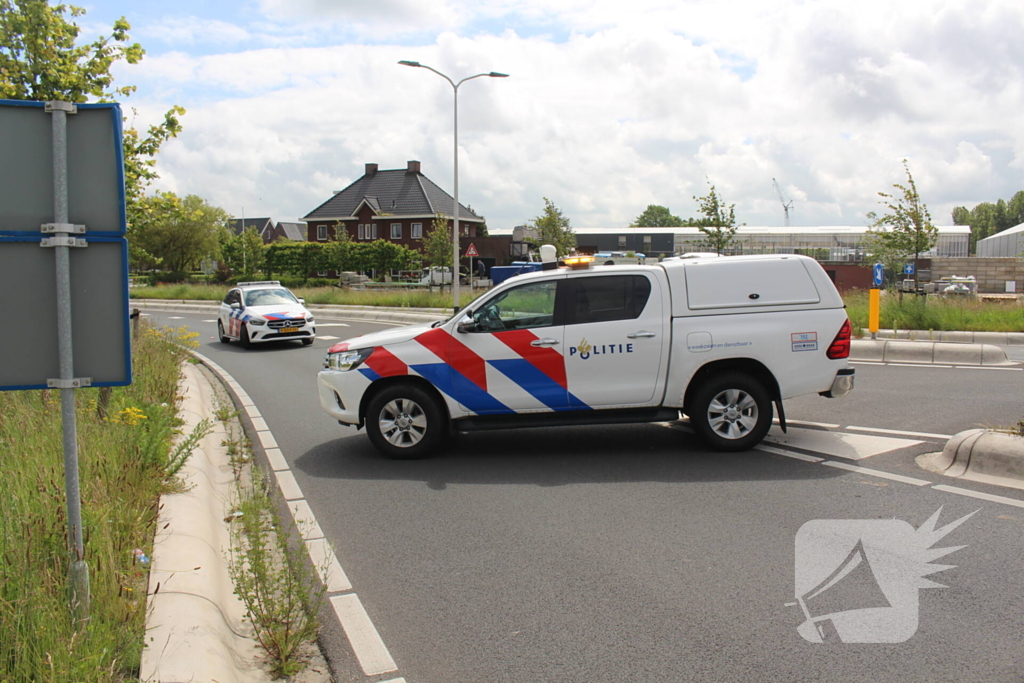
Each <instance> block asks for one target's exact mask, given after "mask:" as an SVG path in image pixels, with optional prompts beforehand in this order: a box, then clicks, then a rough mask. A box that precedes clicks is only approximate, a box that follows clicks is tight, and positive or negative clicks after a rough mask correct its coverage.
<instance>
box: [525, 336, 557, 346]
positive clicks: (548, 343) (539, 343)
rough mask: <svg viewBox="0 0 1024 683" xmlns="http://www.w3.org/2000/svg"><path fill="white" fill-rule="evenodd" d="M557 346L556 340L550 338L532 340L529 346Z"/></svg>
mask: <svg viewBox="0 0 1024 683" xmlns="http://www.w3.org/2000/svg"><path fill="white" fill-rule="evenodd" d="M557 344H558V340H557V339H552V338H551V337H545V338H543V339H534V340H533V341H532V342H530V346H556V345H557Z"/></svg>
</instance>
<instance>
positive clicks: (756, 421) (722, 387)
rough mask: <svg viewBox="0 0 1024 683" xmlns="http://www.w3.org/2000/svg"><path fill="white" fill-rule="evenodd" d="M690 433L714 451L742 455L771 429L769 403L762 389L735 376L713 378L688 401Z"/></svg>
mask: <svg viewBox="0 0 1024 683" xmlns="http://www.w3.org/2000/svg"><path fill="white" fill-rule="evenodd" d="M687 412H688V414H689V416H690V422H691V424H693V428H694V430H696V432H697V434H699V435H700V436H701V437H702V438H703V439H704V440H705V441H707V442H708V445H710V446H711V447H712V448H714V449H715V450H716V451H745V450H749V449H751V448H753V447H754V446H756V445H757V444H759V443H760V442H761V440H762V439H763V438H764V436H765V434H767V433H768V429H769V428H770V427H771V426H772V401H771V397H770V396H769V395H768V391H767V390H766V389H765V388H764V386H763V385H762V384H761V383H760V382H759V381H757V380H756V379H754V378H753V377H751V376H750V375H746V374H743V373H739V372H729V373H723V374H720V375H715V376H713V377H710V378H708V380H707V381H706V382H705V383H704V384H703V386H701V387H700V388H699V389H698V390H697V391H696V393H695V394H694V395H693V396H692V398H691V400H690V407H689V410H688V411H687Z"/></svg>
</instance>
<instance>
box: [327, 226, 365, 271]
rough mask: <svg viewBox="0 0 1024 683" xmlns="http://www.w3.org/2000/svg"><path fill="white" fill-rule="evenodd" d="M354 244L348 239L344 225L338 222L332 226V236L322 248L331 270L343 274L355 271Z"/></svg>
mask: <svg viewBox="0 0 1024 683" xmlns="http://www.w3.org/2000/svg"><path fill="white" fill-rule="evenodd" d="M355 247H356V243H355V242H353V241H352V238H351V237H349V234H348V230H346V229H345V224H344V223H341V222H340V221H339V222H338V223H336V224H335V226H334V236H333V237H332V238H331V240H330V241H329V242H328V243H327V245H326V246H325V247H324V251H325V257H326V259H327V262H328V263H329V264H330V266H331V268H332V269H334V270H336V271H338V272H339V273H344V272H346V271H355V270H356V265H357V264H356V258H355V256H356V253H355V252H356V250H355Z"/></svg>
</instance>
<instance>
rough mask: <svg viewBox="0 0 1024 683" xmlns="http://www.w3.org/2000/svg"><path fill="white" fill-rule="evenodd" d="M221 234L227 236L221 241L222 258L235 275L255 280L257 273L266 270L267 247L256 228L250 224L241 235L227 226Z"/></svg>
mask: <svg viewBox="0 0 1024 683" xmlns="http://www.w3.org/2000/svg"><path fill="white" fill-rule="evenodd" d="M221 234H222V235H224V236H226V239H223V240H222V242H221V247H220V253H221V260H222V261H223V262H224V263H225V265H227V266H228V267H229V268H231V270H232V272H233V273H234V275H235V277H237V278H239V279H241V280H254V279H256V273H263V272H265V269H266V251H267V247H266V245H265V244H264V243H263V238H262V237H260V233H259V231H258V230H256V228H254V227H252V226H249V227H248V228H246V229H245V230H243V231H242V234H241V235H236V234H234V233H233V232H231V231H230V230H228V229H227V228H225V229H224V230H222V231H221Z"/></svg>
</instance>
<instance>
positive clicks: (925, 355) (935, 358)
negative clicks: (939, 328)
mask: <svg viewBox="0 0 1024 683" xmlns="http://www.w3.org/2000/svg"><path fill="white" fill-rule="evenodd" d="M850 359H851V360H864V361H876V362H880V363H922V364H940V365H1014V364H1015V363H1014V362H1013V361H1010V360H1008V359H1007V357H1006V352H1005V351H1003V349H1001V348H999V347H998V346H994V345H992V344H966V343H965V344H955V343H952V342H934V341H911V340H906V339H888V340H883V339H875V340H872V339H854V340H853V341H852V342H851V343H850Z"/></svg>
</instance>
